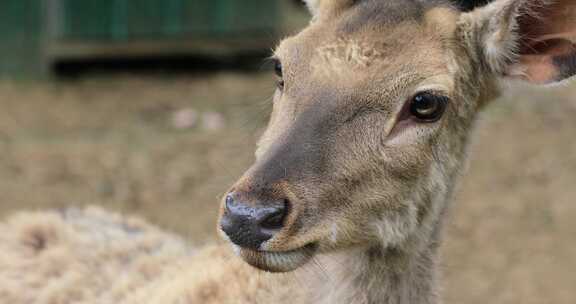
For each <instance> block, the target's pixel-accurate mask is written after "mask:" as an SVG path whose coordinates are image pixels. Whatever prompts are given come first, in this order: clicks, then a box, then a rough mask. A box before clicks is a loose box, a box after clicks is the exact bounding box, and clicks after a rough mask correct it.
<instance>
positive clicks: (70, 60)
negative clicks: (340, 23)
mask: <svg viewBox="0 0 576 304" xmlns="http://www.w3.org/2000/svg"><path fill="white" fill-rule="evenodd" d="M308 19H309V16H308V14H307V12H306V11H305V10H304V8H303V7H302V6H301V5H299V4H298V1H290V0H242V1H240V0H212V1H208V0H82V1H79V0H2V1H1V3H0V179H1V182H0V216H1V217H5V216H8V215H9V214H12V213H14V212H17V211H19V210H31V209H32V210H36V209H46V208H55V207H56V208H59V207H66V206H80V205H101V206H104V207H105V208H108V209H112V210H116V211H119V212H122V213H129V214H139V215H141V216H143V217H145V218H146V219H148V220H149V221H151V222H153V223H155V224H157V225H159V226H161V227H163V228H165V229H167V230H169V231H174V232H177V233H179V234H182V235H184V236H185V237H187V238H189V239H190V240H191V242H193V243H195V244H198V245H201V244H204V243H206V242H212V241H214V240H215V239H216V235H215V227H216V222H215V218H216V213H217V208H218V201H219V198H220V197H221V195H222V194H223V193H224V191H226V189H227V187H229V185H230V184H231V183H232V182H233V181H234V180H235V179H236V178H237V177H238V176H239V175H240V174H241V173H242V172H243V170H244V169H246V168H247V167H248V166H249V165H250V163H251V162H252V159H253V150H254V143H255V141H256V139H257V137H258V135H259V134H260V133H261V131H262V128H263V127H264V126H265V123H266V121H267V118H268V113H269V111H270V97H271V96H272V93H273V91H274V88H275V84H274V78H273V77H272V75H271V73H270V69H268V68H267V67H266V64H265V58H266V57H267V56H268V55H269V54H270V49H271V48H273V47H274V45H275V43H277V42H278V40H279V39H280V38H282V37H283V36H286V35H290V34H293V33H295V32H296V31H297V30H298V29H299V28H302V27H303V26H305V24H306V23H307V22H308ZM511 95H512V96H513V98H503V99H502V100H500V101H499V102H497V103H495V104H494V105H492V106H490V107H489V108H488V109H487V111H486V113H484V115H483V118H482V120H481V122H480V125H479V128H478V130H477V134H476V136H475V140H474V144H473V147H472V149H471V158H472V160H471V162H470V168H469V170H468V172H467V173H466V175H465V177H464V180H463V182H462V184H461V187H460V188H459V191H458V193H457V199H456V202H455V204H454V206H453V208H452V212H451V213H452V214H451V217H450V219H449V221H448V222H447V230H448V235H447V239H446V241H445V244H444V247H443V252H444V253H443V254H444V256H443V262H442V263H443V265H442V266H443V269H444V277H445V280H444V283H443V284H444V289H445V292H444V294H445V298H446V303H478V304H480V303H486V302H490V303H510V304H512V303H524V304H532V303H534V304H545V303H554V304H564V303H565V304H573V303H576V220H575V219H576V86H574V85H571V86H564V87H561V88H556V89H546V90H531V89H522V90H519V91H518V92H515V93H514V94H511Z"/></svg>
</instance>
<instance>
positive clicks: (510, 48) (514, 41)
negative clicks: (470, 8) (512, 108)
mask: <svg viewBox="0 0 576 304" xmlns="http://www.w3.org/2000/svg"><path fill="white" fill-rule="evenodd" d="M468 17H469V18H472V20H473V21H474V23H475V25H476V26H475V29H476V30H477V31H478V34H479V35H478V36H476V37H480V39H478V40H477V41H480V43H481V44H482V45H481V46H480V49H481V50H482V51H481V53H483V56H484V58H485V60H486V62H487V63H488V65H489V66H490V67H491V68H492V70H493V71H495V72H496V73H498V74H499V75H501V76H502V77H504V78H507V79H520V80H524V81H527V82H530V83H533V84H552V83H557V82H560V81H563V80H566V79H568V78H571V77H572V76H575V75H576V1H574V0H496V1H495V2H493V3H492V4H490V5H488V6H486V7H484V8H481V9H478V10H476V11H474V12H472V13H470V15H469V16H468Z"/></svg>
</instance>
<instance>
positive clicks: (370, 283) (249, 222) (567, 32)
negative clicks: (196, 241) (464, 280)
mask: <svg viewBox="0 0 576 304" xmlns="http://www.w3.org/2000/svg"><path fill="white" fill-rule="evenodd" d="M307 4H308V7H309V8H310V10H311V11H312V13H313V15H314V17H313V21H312V22H311V24H310V25H309V26H308V27H307V28H306V29H305V30H304V31H303V32H301V33H300V34H298V35H297V36H295V37H292V38H288V39H286V40H284V41H283V42H282V43H281V44H280V46H279V47H278V48H277V49H276V51H275V55H274V61H275V63H276V74H277V76H278V89H277V91H276V93H275V96H274V109H273V113H272V117H271V121H270V123H269V126H268V128H267V130H266V131H265V133H264V134H263V136H262V138H261V140H260V142H259V144H258V148H257V151H256V162H255V164H254V165H253V166H252V167H251V168H250V169H249V170H248V171H247V172H246V173H245V174H244V176H243V177H242V178H241V179H240V180H239V181H238V182H237V183H236V184H235V185H234V186H233V187H232V188H231V189H230V192H229V194H228V195H227V196H226V198H225V201H224V202H223V204H222V207H221V216H220V229H221V232H222V235H223V236H224V237H225V238H226V239H227V240H229V241H230V243H231V244H232V246H233V248H234V250H235V252H236V254H237V255H238V256H240V257H241V258H242V259H243V260H244V261H245V262H246V263H248V264H250V265H252V266H254V267H256V268H259V269H261V270H264V271H268V272H291V271H295V270H297V269H299V268H302V267H304V268H306V267H307V266H306V264H307V263H308V262H309V261H311V260H313V259H315V260H316V263H319V264H320V265H322V266H323V267H324V270H325V272H326V277H323V276H322V275H320V276H319V277H318V278H316V281H313V279H310V280H312V281H310V280H308V281H310V282H308V283H309V285H308V284H305V285H304V286H300V287H299V288H296V289H295V294H296V293H297V292H303V293H308V296H307V297H306V299H308V300H309V301H310V302H311V303H388V304H390V303H404V304H408V303H411V304H423V303H437V302H438V297H437V294H438V292H437V287H436V282H435V281H436V278H437V270H436V268H437V267H436V265H437V262H438V246H439V244H440V239H441V235H442V224H443V221H444V218H445V216H446V212H447V207H448V205H449V201H450V197H451V193H452V192H453V190H454V187H455V184H456V182H457V180H458V178H459V177H460V174H461V171H462V168H463V167H464V164H465V162H466V156H467V147H468V142H469V138H470V134H471V133H472V130H473V129H474V124H475V120H476V118H477V116H478V115H479V113H480V112H481V110H482V109H483V108H484V107H485V106H486V105H488V104H489V103H490V102H491V101H492V100H494V99H495V98H496V97H498V96H499V95H500V94H501V93H502V91H503V90H504V88H505V86H506V82H524V83H529V84H533V85H549V84H554V83H559V82H562V81H564V80H567V79H568V78H570V77H572V76H574V75H576V1H574V0H550V1H547V0H496V1H494V2H492V3H491V4H489V5H487V6H485V7H481V8H477V9H476V10H473V11H471V12H461V11H459V10H457V9H455V8H454V6H453V5H452V4H450V3H448V2H446V1H441V0H356V1H353V0H316V1H313V0H308V1H307ZM308 277H310V276H308ZM306 287H310V288H309V289H308V288H306Z"/></svg>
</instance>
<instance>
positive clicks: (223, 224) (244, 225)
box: [220, 193, 288, 250]
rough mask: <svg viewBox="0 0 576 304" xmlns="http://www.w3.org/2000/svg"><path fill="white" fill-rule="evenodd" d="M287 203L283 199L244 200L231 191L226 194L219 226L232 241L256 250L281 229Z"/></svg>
mask: <svg viewBox="0 0 576 304" xmlns="http://www.w3.org/2000/svg"><path fill="white" fill-rule="evenodd" d="M287 205H288V201H287V200H285V199H281V200H276V201H271V202H258V203H257V204H248V203H246V202H242V201H241V200H238V199H236V198H235V195H234V194H232V193H231V194H229V195H228V196H227V197H226V205H225V211H224V214H223V216H222V218H221V220H220V228H221V229H222V231H224V233H226V235H227V236H228V237H229V238H230V241H231V242H232V243H234V244H236V245H238V246H240V247H242V248H249V249H253V250H258V249H259V248H260V245H262V243H264V242H266V241H268V240H269V239H271V238H272V237H273V236H274V235H275V234H276V233H277V232H278V231H280V230H281V229H282V227H283V224H284V218H285V217H286V212H287V209H288V208H287Z"/></svg>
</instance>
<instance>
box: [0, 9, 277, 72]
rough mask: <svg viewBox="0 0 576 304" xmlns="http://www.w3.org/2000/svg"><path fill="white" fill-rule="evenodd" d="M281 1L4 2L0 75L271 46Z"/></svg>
mask: <svg viewBox="0 0 576 304" xmlns="http://www.w3.org/2000/svg"><path fill="white" fill-rule="evenodd" d="M279 1H280V0H2V1H1V2H0V75H1V76H6V75H8V76H15V75H28V76H30V75H32V76H34V75H40V74H43V73H45V72H46V71H47V70H48V66H49V65H50V64H51V63H52V62H54V61H58V60H66V59H67V58H74V59H77V58H91V57H102V56H105V57H114V56H142V55H145V56H154V55H163V56H166V55H170V54H179V55H181V54H189V53H206V52H208V53H212V54H214V53H215V54H218V52H222V53H226V52H228V53H229V52H236V51H245V50H251V49H261V48H269V47H270V46H271V45H272V43H273V41H274V40H275V39H276V37H277V34H278V32H279V31H280V30H281V24H282V21H281V19H282V18H281V17H282V16H281V10H280V5H279Z"/></svg>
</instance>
